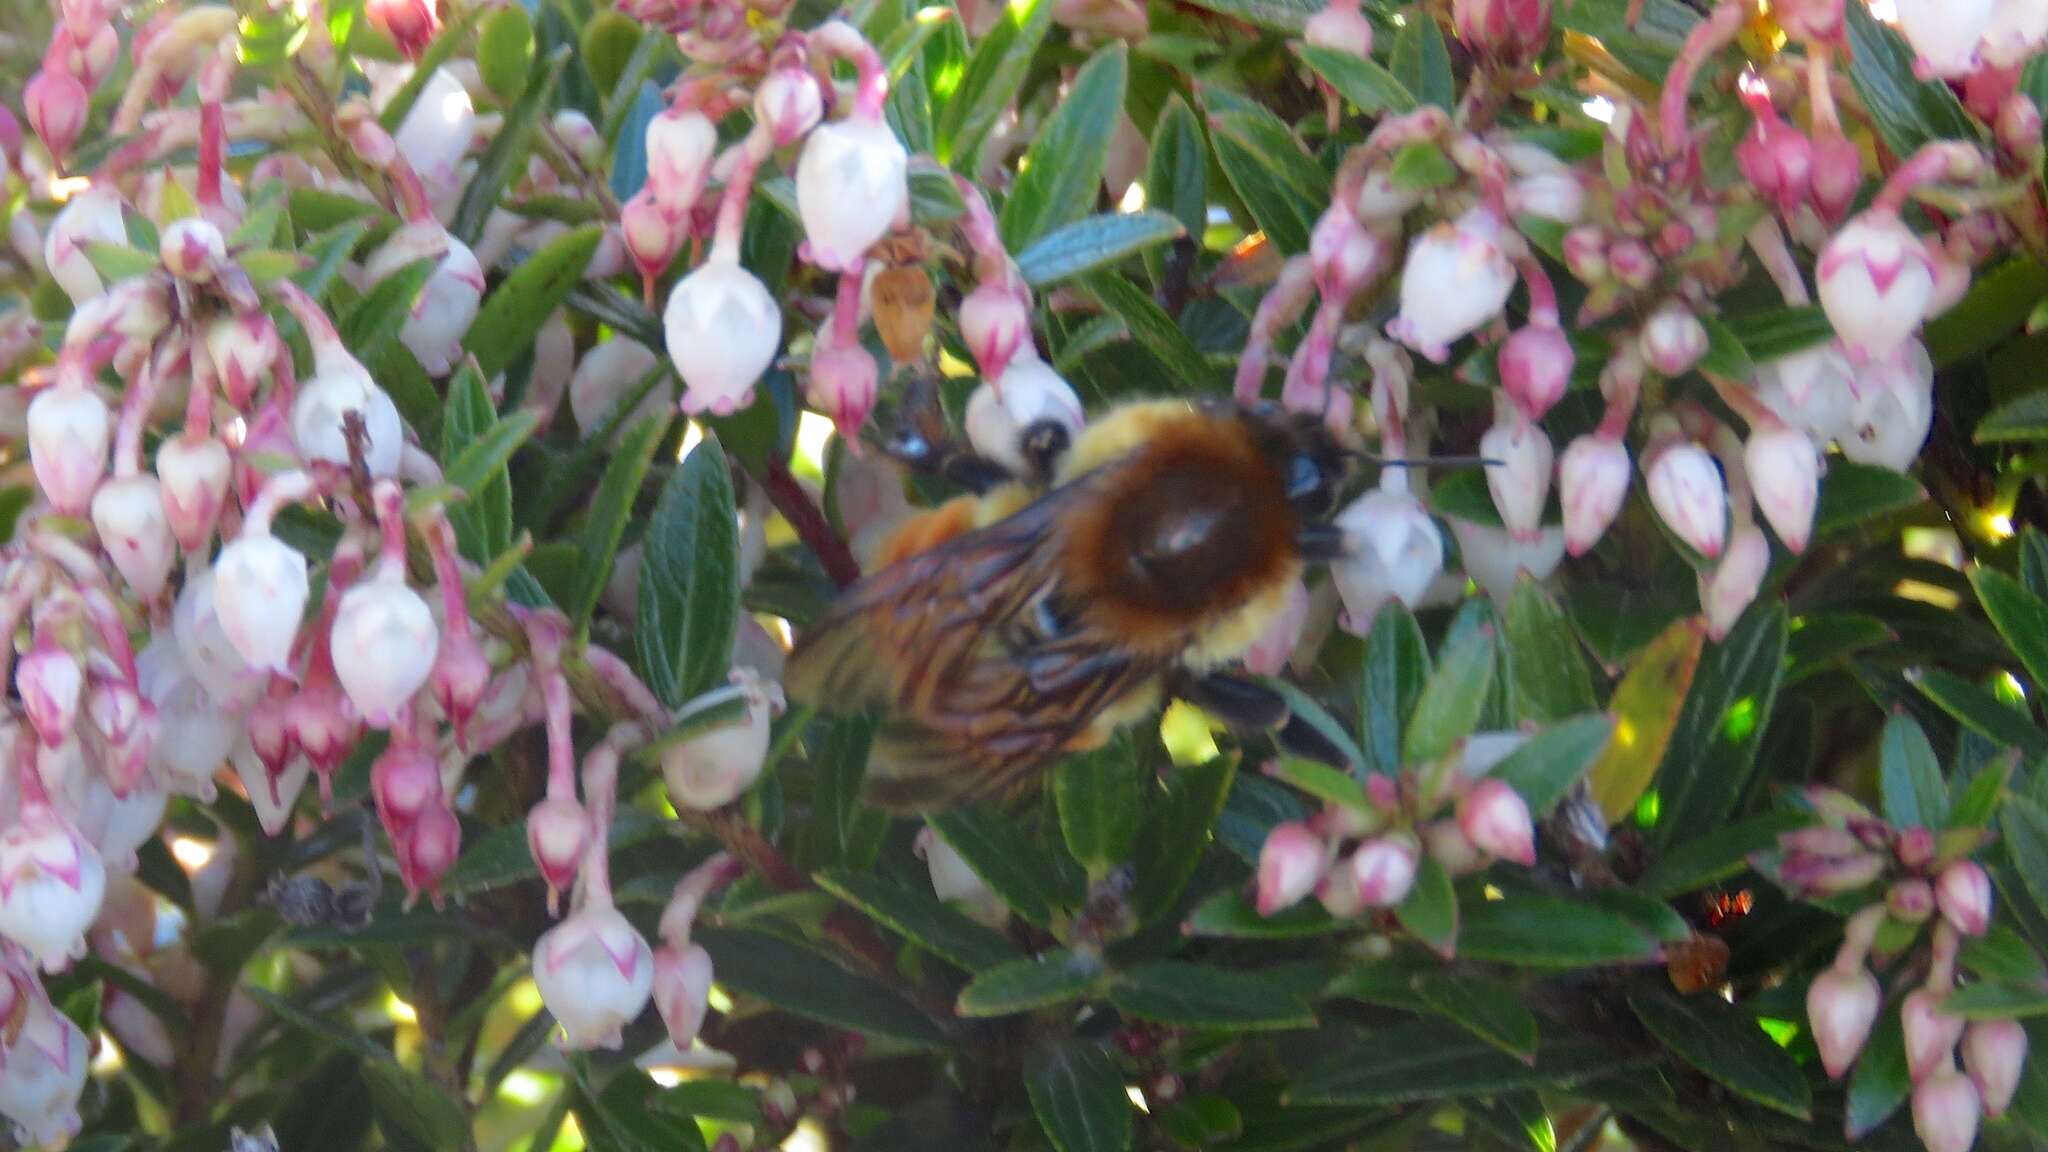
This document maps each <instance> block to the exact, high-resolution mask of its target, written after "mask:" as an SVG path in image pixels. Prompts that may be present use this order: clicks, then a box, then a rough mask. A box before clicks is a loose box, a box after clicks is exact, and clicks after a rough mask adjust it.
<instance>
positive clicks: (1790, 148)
mask: <svg viewBox="0 0 2048 1152" xmlns="http://www.w3.org/2000/svg"><path fill="white" fill-rule="evenodd" d="M1735 161H1736V163H1737V164H1739V165H1740V166H1741V167H1742V174H1743V176H1745V177H1747V178H1748V180H1749V183H1750V186H1751V187H1753V188H1755V189H1756V191H1757V195H1759V196H1762V197H1763V198H1764V199H1766V200H1769V201H1771V202H1772V203H1774V204H1776V205H1777V207H1778V212H1779V213H1780V214H1781V215H1784V216H1786V217H1788V218H1789V217H1791V216H1793V215H1794V214H1796V213H1797V212H1798V211H1799V209H1800V208H1801V206H1803V205H1804V204H1805V203H1806V200H1807V197H1808V195H1810V194H1811V193H1812V191H1813V141H1812V140H1809V139H1808V138H1807V137H1806V134H1805V133H1803V132H1801V131H1800V130H1799V129H1797V128H1795V127H1793V126H1792V125H1790V124H1787V123H1785V122H1784V121H1782V120H1780V119H1778V118H1777V116H1776V115H1774V114H1771V113H1769V112H1768V111H1766V112H1765V113H1764V114H1763V115H1761V116H1759V117H1758V119H1757V122H1756V126H1755V128H1753V129H1752V130H1751V131H1750V134H1749V135H1748V136H1746V137H1744V138H1743V141H1742V143H1741V144H1739V145H1737V146H1736V148H1735Z"/></svg>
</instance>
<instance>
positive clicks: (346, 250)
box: [292, 220, 370, 299]
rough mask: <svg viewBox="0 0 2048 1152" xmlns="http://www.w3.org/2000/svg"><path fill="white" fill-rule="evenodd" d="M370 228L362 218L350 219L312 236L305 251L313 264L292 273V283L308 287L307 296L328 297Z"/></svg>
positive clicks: (306, 288)
mask: <svg viewBox="0 0 2048 1152" xmlns="http://www.w3.org/2000/svg"><path fill="white" fill-rule="evenodd" d="M369 227H370V226H369V225H368V224H367V223H365V222H363V221H361V220H350V221H347V222H345V223H342V224H337V225H335V226H334V227H333V228H331V229H329V230H328V231H326V232H322V233H320V234H319V235H317V236H314V237H312V238H310V239H308V240H307V241H306V246H305V254H306V258H307V260H308V261H310V263H308V264H307V265H306V266H305V267H304V268H301V269H300V270H299V271H298V272H297V273H296V274H294V275H293V276H292V283H294V284H297V285H298V286H299V287H301V288H303V289H305V290H306V294H307V295H309V296H312V297H314V298H315V299H324V298H325V297H326V295H327V289H328V287H329V286H330V285H332V284H333V283H334V277H335V276H336V275H337V274H338V273H340V271H341V269H342V266H343V265H344V264H347V263H348V259H349V256H350V254H351V253H353V252H354V251H355V247H356V243H357V242H358V241H360V240H361V239H362V238H363V234H364V233H366V232H368V231H369Z"/></svg>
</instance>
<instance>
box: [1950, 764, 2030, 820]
mask: <svg viewBox="0 0 2048 1152" xmlns="http://www.w3.org/2000/svg"><path fill="white" fill-rule="evenodd" d="M2016 767H2018V757H2016V756H2010V755H2007V756H2000V757H1998V758H1996V759H1994V760H1992V761H1991V762H1990V763H1988V764H1986V765H1984V766H1983V767H1981V768H1979V769H1978V770H1977V772H1976V774H1975V775H1973V776H1971V777H1970V778H1969V782H1968V783H1964V782H1963V781H1962V780H1961V779H1956V780H1953V781H1951V782H1950V785H1949V792H1950V793H1951V795H1953V796H1954V797H1955V803H1954V804H1953V805H1952V806H1951V807H1950V809H1949V814H1948V824H1949V827H1951V828H1982V827H1984V826H1986V825H1988V824H1990V823H1991V821H1992V820H1993V819H1994V818H1995V817H1997V815H1998V805H1999V800H2000V798H2001V797H2003V796H2004V795H2005V787H2006V785H2007V784H2008V783H2009V782H2010V781H2011V780H2012V773H2013V769H2014V768H2016Z"/></svg>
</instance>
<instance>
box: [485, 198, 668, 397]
mask: <svg viewBox="0 0 2048 1152" xmlns="http://www.w3.org/2000/svg"><path fill="white" fill-rule="evenodd" d="M603 237H604V230H603V229H602V228H600V227H598V226H597V225H595V224H591V225H586V226H584V227H582V228H578V229H576V230H575V231H572V232H568V233H565V234H563V235H561V236H558V237H556V238H555V239H554V240H552V241H549V243H548V245H547V247H545V248H542V249H541V250H540V251H538V252H535V253H534V254H533V255H531V256H529V257H527V258H526V260H525V261H524V262H523V263H521V264H520V265H519V267H517V268H514V269H513V270H512V274H511V275H509V276H507V277H505V282H504V283H502V284H500V285H498V287H497V290H496V291H494V292H492V293H491V294H490V296H489V297H488V298H487V299H485V301H484V306H483V308H482V309H481V310H479V311H478V312H477V314H476V321H475V322H474V323H472V324H471V325H470V326H469V333H468V334H467V335H466V336H464V337H463V338H462V346H463V347H464V348H466V349H468V350H469V352H470V354H471V355H473V356H475V357H476V361H477V364H478V365H480V366H481V367H482V368H483V373H484V379H486V380H489V379H491V378H493V377H495V376H497V375H498V374H499V373H501V372H503V371H504V370H505V367H506V365H508V364H510V363H512V361H513V360H515V359H516V358H518V356H519V355H520V354H521V353H523V352H525V351H526V350H527V349H528V348H530V347H532V346H533V341H534V337H535V336H537V335H538V334H539V333H540V330H541V326H542V325H544V324H545V323H546V322H547V318H548V316H549V315H550V314H552V313H553V312H554V310H555V309H556V308H557V307H559V306H560V305H561V303H562V301H563V300H565V299H567V298H568V295H569V290H570V289H572V288H574V287H576V286H577V285H578V284H580V283H582V282H583V271H584V269H585V268H587V267H588V266H589V265H590V258H591V256H592V255H594V254H595V253H596V252H597V245H598V241H599V240H601V239H603ZM655 346H656V347H660V345H659V344H657V345H655Z"/></svg>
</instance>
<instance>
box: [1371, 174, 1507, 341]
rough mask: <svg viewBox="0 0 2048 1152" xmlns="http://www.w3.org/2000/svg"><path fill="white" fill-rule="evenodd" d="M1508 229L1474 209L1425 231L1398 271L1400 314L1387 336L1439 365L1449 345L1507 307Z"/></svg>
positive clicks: (1486, 212) (1485, 211)
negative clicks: (1505, 237) (1503, 244)
mask: <svg viewBox="0 0 2048 1152" xmlns="http://www.w3.org/2000/svg"><path fill="white" fill-rule="evenodd" d="M1505 228H1506V225H1504V224H1503V223H1502V222H1501V219H1500V217H1499V216H1497V215H1495V214H1494V213H1493V211H1492V210H1491V209H1487V208H1473V209H1471V210H1470V211H1468V212H1466V213H1465V214H1464V215H1463V216H1460V217H1459V218H1458V219H1457V221H1456V222H1455V223H1446V224H1439V225H1437V226H1436V227H1434V228H1432V229H1430V230H1429V231H1428V232H1425V233H1423V234H1422V235H1421V236H1420V237H1418V238H1417V239H1416V241H1415V244H1414V246H1413V247H1411V248H1409V250H1408V262H1407V263H1406V264H1405V265H1403V267H1402V269H1401V314H1400V316H1398V317H1397V318H1395V320H1394V321H1393V322H1392V323H1391V324H1389V325H1387V334H1388V335H1390V336H1392V337H1394V338H1395V339H1397V340H1399V341H1400V342H1401V343H1403V344H1406V345H1407V346H1408V347H1410V348H1413V349H1415V350H1416V351H1417V352H1420V353H1422V355H1424V356H1425V357H1428V358H1429V359H1430V360H1432V361H1434V362H1436V363H1438V364H1441V363H1443V362H1444V361H1445V360H1446V359H1447V358H1449V356H1450V345H1451V343H1452V342H1453V341H1455V340H1457V339H1458V338H1459V337H1461V336H1464V335H1465V334H1467V333H1469V332H1472V331H1475V330H1477V329H1478V328H1479V327H1480V326H1481V325H1483V324H1486V323H1487V322H1489V321H1491V320H1493V319H1494V318H1495V317H1497V316H1499V315H1500V314H1501V311H1502V309H1504V308H1506V307H1507V304H1508V294H1509V293H1511V292H1512V291H1514V287H1515V266H1514V263H1513V261H1511V260H1509V259H1508V255H1507V252H1506V251H1505V250H1503V248H1502V247H1501V242H1502V235H1503V233H1504V231H1505Z"/></svg>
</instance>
